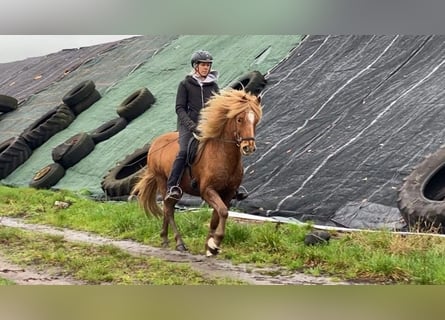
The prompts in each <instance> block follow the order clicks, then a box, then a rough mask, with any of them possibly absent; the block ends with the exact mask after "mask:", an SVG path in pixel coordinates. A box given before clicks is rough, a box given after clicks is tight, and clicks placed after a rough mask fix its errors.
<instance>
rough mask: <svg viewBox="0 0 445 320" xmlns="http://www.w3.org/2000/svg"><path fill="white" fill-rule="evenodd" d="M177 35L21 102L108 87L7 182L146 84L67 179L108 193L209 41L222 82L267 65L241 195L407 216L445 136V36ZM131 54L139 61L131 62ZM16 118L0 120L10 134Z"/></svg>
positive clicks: (275, 212) (393, 222)
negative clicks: (402, 206) (403, 211)
mask: <svg viewBox="0 0 445 320" xmlns="http://www.w3.org/2000/svg"><path fill="white" fill-rule="evenodd" d="M144 39H145V41H147V38H144ZM170 40H171V41H169V40H168V39H160V38H158V42H156V45H153V46H151V45H147V42H145V43H143V42H139V41H142V40H134V41H133V40H132V41H129V42H128V43H126V44H125V45H123V46H122V45H118V46H117V47H115V48H114V47H113V49H112V50H105V51H104V53H102V52H101V53H100V54H98V55H97V57H96V58H94V59H93V60H90V62H88V63H85V64H82V65H81V66H80V67H79V68H77V69H76V70H75V71H73V72H70V74H69V77H64V78H63V79H62V80H59V81H57V82H55V83H54V84H52V85H51V86H48V87H47V88H46V89H45V90H44V91H42V92H39V93H38V94H35V95H34V96H32V98H30V99H27V100H26V102H25V104H24V105H23V106H21V107H20V108H22V107H25V106H27V108H28V110H31V109H32V108H35V107H37V106H39V107H42V106H44V105H46V104H49V103H50V102H51V103H55V102H57V101H58V99H59V98H60V97H61V96H62V93H64V92H66V91H67V90H69V89H70V88H71V87H72V86H74V85H75V84H77V83H78V82H80V81H81V80H84V79H85V78H92V79H93V80H95V82H96V84H97V85H98V87H99V89H100V90H101V93H102V94H103V97H102V99H101V100H99V101H98V102H97V103H96V104H94V105H93V106H92V107H91V108H90V109H88V110H86V111H84V112H83V113H82V114H80V115H79V116H78V117H77V118H76V120H75V121H74V122H73V123H72V124H71V125H70V126H69V127H68V128H67V129H65V130H63V131H62V132H60V133H58V134H56V135H55V136H54V137H53V138H51V139H50V140H49V141H48V142H47V143H45V144H44V145H43V146H42V147H40V148H38V149H37V150H35V151H34V152H33V154H32V156H31V158H30V159H29V160H28V161H26V162H25V163H24V164H23V165H22V166H21V167H19V168H18V169H17V170H16V171H14V172H13V173H12V174H11V175H10V176H8V177H7V178H6V179H4V180H3V181H2V182H3V183H6V184H11V185H19V186H20V185H27V183H28V181H29V179H30V178H31V177H32V175H33V174H34V172H35V171H37V170H38V169H40V168H41V167H43V166H44V165H46V164H47V162H50V161H51V158H50V154H51V149H52V148H53V147H54V146H56V145H58V144H59V143H61V142H63V141H65V140H66V139H67V138H68V137H70V136H71V135H73V134H75V133H78V132H79V131H88V130H92V129H94V128H96V127H97V126H98V125H100V124H102V123H104V122H105V121H107V120H110V119H112V118H114V117H116V113H115V109H116V106H117V105H118V104H119V103H120V102H121V101H122V100H123V99H125V98H126V97H127V96H128V95H129V94H130V93H132V92H133V91H134V90H136V89H137V88H139V87H142V86H145V87H147V88H148V89H149V90H150V91H151V92H152V93H153V94H154V96H155V97H156V99H157V101H156V103H155V104H154V105H153V106H152V107H151V108H150V109H149V110H148V111H146V112H145V113H144V114H143V115H142V116H140V117H138V118H137V119H135V120H134V121H132V122H131V123H130V124H129V125H128V126H127V128H125V130H123V131H121V132H120V133H118V134H117V135H116V136H114V137H112V138H111V139H109V140H106V141H104V142H101V143H99V144H97V145H96V147H95V149H94V150H93V152H91V153H90V154H89V155H88V157H86V158H85V159H83V160H82V161H81V162H79V163H78V164H76V165H75V166H74V167H72V168H70V169H69V170H67V173H66V175H65V177H64V178H63V179H62V180H60V182H59V183H58V184H57V185H56V186H55V187H56V188H64V189H70V190H79V189H87V190H89V191H91V192H92V193H93V194H96V195H100V194H101V192H102V191H101V189H100V181H101V179H102V177H103V175H104V174H106V173H107V171H108V170H109V169H110V168H112V167H114V165H115V164H116V162H117V161H119V160H122V159H123V158H124V157H125V155H126V154H128V153H131V152H133V151H134V150H135V149H137V148H140V147H141V146H142V145H144V144H145V143H147V142H149V141H151V139H152V138H153V137H154V136H156V135H158V134H160V133H162V132H165V131H167V130H172V129H174V128H175V123H176V120H175V115H174V107H173V104H174V96H175V91H176V87H177V83H178V82H179V81H180V80H181V79H182V78H183V76H184V74H185V73H186V72H187V71H188V70H189V68H190V66H189V61H188V57H189V56H190V52H192V51H194V50H195V49H197V48H205V49H207V50H210V51H211V52H212V53H213V54H214V56H215V64H214V66H215V68H216V69H217V70H219V71H220V72H221V79H220V84H221V86H224V85H226V84H228V83H230V82H231V81H232V80H234V79H235V78H236V77H238V76H240V75H242V74H243V73H245V72H246V71H250V70H259V71H261V72H263V73H266V72H267V75H266V78H267V80H268V84H267V86H266V88H265V90H264V91H263V94H262V95H263V96H262V102H263V105H264V116H263V119H262V122H261V123H260V125H259V126H258V128H257V138H256V141H257V147H258V150H257V152H256V153H255V154H254V155H252V156H250V157H247V158H245V160H244V164H245V179H244V181H243V185H244V186H245V187H247V189H248V190H249V191H250V196H249V197H248V198H247V199H246V200H244V201H241V202H238V203H234V207H236V208H238V209H239V210H242V211H244V212H247V213H250V214H255V215H261V216H270V217H284V218H292V219H298V220H301V221H314V222H315V223H316V224H320V225H335V226H339V225H340V226H346V227H350V228H371V229H372V228H384V227H386V228H392V229H402V228H403V221H402V220H401V217H400V214H399V211H398V209H397V204H396V199H397V190H398V188H399V187H400V186H401V183H402V179H403V177H405V176H407V175H408V174H409V173H410V172H411V170H412V168H413V167H414V166H415V165H416V164H417V163H418V162H420V161H421V160H422V159H423V157H424V156H426V155H427V154H428V153H430V152H434V151H435V150H436V149H437V148H439V147H440V146H441V145H442V144H443V142H444V135H445V132H444V131H443V129H442V128H443V123H444V120H445V119H444V118H445V115H444V111H443V110H444V108H443V104H444V103H443V101H444V90H443V88H442V87H443V85H442V84H443V83H445V81H444V80H445V79H444V78H445V72H444V71H445V59H444V57H445V41H444V40H445V37H444V36H373V35H365V36H352V35H351V36H333V35H328V36H309V37H306V38H305V39H304V40H303V41H302V42H300V40H301V37H298V36H180V37H178V38H177V39H170ZM150 41H151V40H150ZM142 43H143V45H142ZM162 43H164V45H162ZM144 46H145V49H144ZM147 47H148V48H150V49H146V48H147ZM155 48H156V49H155ZM144 50H148V52H147V51H144ZM150 50H157V51H156V52H151V51H150ZM127 55H134V57H137V58H140V60H137V59H136V60H137V62H134V63H132V61H133V58H134V57H131V58H126V57H127ZM113 59H120V60H118V61H117V62H116V61H113ZM0 66H1V65H0ZM120 66H127V67H125V68H124V69H125V70H123V71H122V70H120V69H119V67H120ZM130 69H131V70H132V71H131V72H129V70H130ZM133 69H134V70H133ZM115 72H117V73H116V74H115ZM67 79H71V81H70V82H66V80H67ZM8 81H9V80H8ZM0 88H1V87H0ZM0 91H1V90H0ZM50 97H51V98H50ZM37 102H38V103H37ZM20 108H19V109H20ZM22 109H23V108H22ZM23 110H25V109H23ZM15 112H16V111H14V112H12V113H11V114H13V113H15ZM17 118H25V114H24V113H23V114H21V116H20V117H19V116H17ZM5 120H7V118H6V119H5V118H4V119H2V120H1V121H0V134H1V135H2V138H3V134H4V132H3V131H2V128H3V129H4V127H2V122H3V121H5ZM197 202H198V203H199V199H198V200H197Z"/></svg>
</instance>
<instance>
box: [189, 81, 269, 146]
mask: <svg viewBox="0 0 445 320" xmlns="http://www.w3.org/2000/svg"><path fill="white" fill-rule="evenodd" d="M249 108H250V109H251V110H252V111H253V112H254V113H255V115H256V117H257V119H258V120H260V119H261V117H262V107H261V104H260V101H259V99H258V97H256V96H255V95H253V94H250V93H248V92H246V91H243V90H235V89H226V90H222V91H221V92H220V93H219V94H215V95H213V96H212V97H211V98H210V99H209V101H208V102H207V103H206V106H205V108H202V109H201V113H200V119H199V123H198V130H199V131H200V132H201V138H200V140H201V141H205V140H207V139H211V138H218V137H220V136H221V134H222V133H223V128H224V126H225V124H226V122H227V121H228V120H229V119H232V118H234V117H235V116H236V115H237V114H239V113H240V112H243V111H244V110H247V109H249Z"/></svg>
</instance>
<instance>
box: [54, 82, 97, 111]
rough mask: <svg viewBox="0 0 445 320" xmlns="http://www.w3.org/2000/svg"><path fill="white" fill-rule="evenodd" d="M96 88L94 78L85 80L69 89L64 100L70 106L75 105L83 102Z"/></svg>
mask: <svg viewBox="0 0 445 320" xmlns="http://www.w3.org/2000/svg"><path fill="white" fill-rule="evenodd" d="M95 88H96V85H95V84H94V82H93V81H92V80H85V81H82V82H81V83H79V84H78V85H76V86H75V87H74V88H72V89H71V90H70V91H68V92H67V93H66V94H65V95H64V96H63V97H62V101H63V103H64V104H66V105H67V106H68V107H73V106H75V105H76V104H78V103H80V102H82V101H83V100H85V99H86V98H88V97H89V96H90V95H91V94H92V93H93V91H94V89H95Z"/></svg>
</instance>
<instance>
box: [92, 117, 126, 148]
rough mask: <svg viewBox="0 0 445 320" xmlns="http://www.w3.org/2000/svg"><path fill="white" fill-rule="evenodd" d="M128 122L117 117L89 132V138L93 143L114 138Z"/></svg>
mask: <svg viewBox="0 0 445 320" xmlns="http://www.w3.org/2000/svg"><path fill="white" fill-rule="evenodd" d="M127 124H128V122H127V120H125V118H122V117H117V118H115V119H112V120H110V121H107V122H105V123H104V124H103V125H101V126H99V127H98V128H97V129H95V130H94V131H93V132H91V138H92V139H93V141H94V143H96V144H97V143H99V142H102V141H104V140H107V139H109V138H111V137H112V136H114V135H115V134H116V133H118V132H119V131H122V130H123V129H125V127H126V126H127Z"/></svg>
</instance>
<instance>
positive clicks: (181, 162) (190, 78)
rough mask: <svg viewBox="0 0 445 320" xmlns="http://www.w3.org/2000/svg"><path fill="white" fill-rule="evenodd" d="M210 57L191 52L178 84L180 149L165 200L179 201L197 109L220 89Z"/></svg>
mask: <svg viewBox="0 0 445 320" xmlns="http://www.w3.org/2000/svg"><path fill="white" fill-rule="evenodd" d="M212 63H213V57H212V55H211V54H210V53H209V52H208V51H204V50H198V51H196V52H195V53H193V54H192V57H191V65H192V68H193V70H192V72H191V73H190V74H188V75H186V76H185V79H184V80H182V81H181V82H180V83H179V85H178V91H177V94H176V114H177V116H178V132H179V152H178V154H177V156H176V159H175V161H174V163H173V167H172V170H171V172H170V177H169V178H168V180H167V195H166V197H165V199H166V200H167V199H175V200H179V199H180V198H181V196H182V190H181V188H180V187H179V182H180V181H181V177H182V173H183V171H184V168H185V164H186V158H187V146H188V142H189V141H190V139H191V138H192V136H193V133H195V134H198V135H199V132H198V130H197V123H198V118H199V112H200V110H201V109H202V108H203V107H204V105H205V103H206V102H207V101H208V100H209V98H210V97H211V96H212V95H213V94H214V93H218V92H219V87H218V84H217V80H218V71H215V70H212ZM246 197H247V193H244V192H243V193H240V192H237V194H236V199H237V200H243V199H245V198H246Z"/></svg>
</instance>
